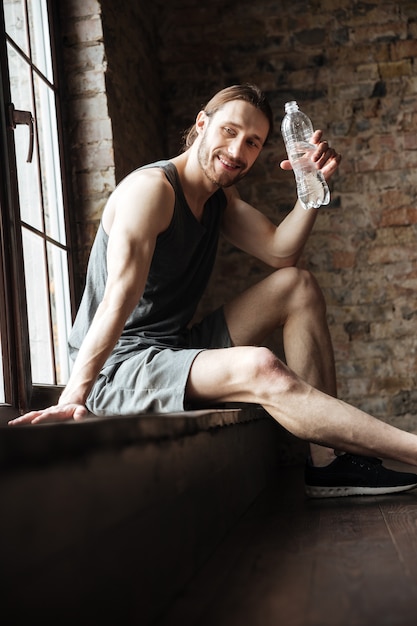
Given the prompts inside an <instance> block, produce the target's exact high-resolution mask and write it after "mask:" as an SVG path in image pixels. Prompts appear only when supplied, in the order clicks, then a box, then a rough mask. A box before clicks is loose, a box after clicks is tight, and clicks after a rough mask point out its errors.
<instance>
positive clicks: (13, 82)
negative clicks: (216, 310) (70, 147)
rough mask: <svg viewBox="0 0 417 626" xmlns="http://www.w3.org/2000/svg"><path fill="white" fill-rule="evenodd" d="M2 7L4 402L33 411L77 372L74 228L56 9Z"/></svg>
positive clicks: (22, 1)
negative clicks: (68, 209)
mask: <svg viewBox="0 0 417 626" xmlns="http://www.w3.org/2000/svg"><path fill="white" fill-rule="evenodd" d="M2 4H3V13H4V15H3V17H4V22H3V23H2V24H1V26H0V35H1V38H2V40H3V41H2V51H0V52H3V51H5V54H3V53H2V54H1V58H2V59H3V60H2V61H1V64H2V65H1V77H2V94H1V95H2V100H3V102H2V115H1V123H2V126H3V130H2V138H3V142H2V143H3V145H2V149H3V152H4V155H5V158H4V159H1V165H0V167H1V168H2V170H4V171H2V177H3V178H4V180H5V181H7V182H6V184H5V186H4V188H3V189H2V193H1V196H0V198H1V200H0V202H1V205H0V208H1V213H2V220H1V228H2V242H3V245H2V250H1V269H2V276H1V277H0V280H1V282H2V285H1V286H0V287H1V289H2V291H3V292H4V295H5V300H6V302H7V306H6V307H5V310H4V311H2V312H0V318H1V317H3V319H0V322H1V323H0V343H1V346H2V351H1V359H0V403H3V404H10V405H14V406H16V407H17V408H19V409H21V410H26V409H27V408H28V407H29V406H30V405H31V403H33V398H34V397H36V391H37V388H39V387H40V386H41V387H42V388H45V386H46V388H48V386H50V387H51V388H52V387H55V386H58V385H65V383H66V382H67V379H68V376H69V372H70V361H69V356H68V350H67V338H68V333H69V331H70V328H71V323H72V310H71V297H70V292H71V290H70V273H69V261H70V246H69V229H68V225H67V222H66V218H65V205H66V202H65V193H64V187H63V183H62V181H63V171H64V168H63V166H62V147H61V143H62V142H61V133H60V126H59V100H58V86H57V83H56V79H55V76H56V70H55V59H54V54H53V37H52V34H51V33H52V32H53V31H52V29H51V24H52V22H53V15H52V11H51V7H52V3H50V2H48V0H3V2H2ZM7 251H10V257H11V258H10V259H7ZM13 333H16V334H17V336H14V337H13ZM38 391H39V389H38Z"/></svg>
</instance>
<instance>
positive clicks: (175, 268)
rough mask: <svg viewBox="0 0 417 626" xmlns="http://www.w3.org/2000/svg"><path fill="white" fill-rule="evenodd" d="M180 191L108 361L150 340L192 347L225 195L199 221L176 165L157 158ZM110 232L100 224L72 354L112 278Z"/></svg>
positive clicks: (215, 197) (121, 357)
mask: <svg viewBox="0 0 417 626" xmlns="http://www.w3.org/2000/svg"><path fill="white" fill-rule="evenodd" d="M149 167H160V168H162V169H163V170H164V173H165V176H166V177H167V179H168V181H169V182H170V183H171V185H172V187H173V189H174V191H175V206H174V213H173V216H172V220H171V223H170V225H169V227H168V228H167V230H166V231H164V232H163V233H161V234H160V235H159V236H158V237H157V241H156V247H155V251H154V255H153V258H152V263H151V267H150V271H149V275H148V279H147V282H146V287H145V291H144V293H143V296H142V298H141V300H140V301H139V302H138V304H137V306H136V307H135V309H134V310H133V312H132V314H131V315H130V317H129V318H128V320H127V322H126V325H125V327H124V330H123V332H122V335H121V337H120V339H119V341H118V342H117V344H116V346H115V348H114V350H113V352H112V354H111V355H110V357H109V359H108V360H107V363H106V365H113V364H115V363H118V362H120V361H123V360H124V359H126V358H128V357H129V356H131V354H132V352H137V351H138V350H140V349H142V348H146V347H148V346H151V345H156V346H160V347H187V346H186V340H185V337H186V329H187V326H188V325H189V323H190V321H191V319H192V318H193V315H194V313H195V310H196V308H197V304H198V302H199V300H200V298H201V296H202V294H203V291H204V289H205V288H206V286H207V282H208V280H209V278H210V274H211V272H212V269H213V264H214V260H215V256H216V251H217V244H218V239H219V232H220V223H221V218H222V214H223V210H224V208H225V206H226V196H225V194H224V192H223V190H222V189H219V190H218V191H217V192H216V193H214V195H213V196H211V197H210V198H209V200H208V201H207V202H206V205H205V208H204V213H203V218H202V221H201V222H198V221H197V219H196V218H195V216H194V215H193V213H192V212H191V210H190V208H189V206H188V204H187V201H186V199H185V196H184V193H183V190H182V187H181V183H180V180H179V176H178V173H177V170H176V167H175V165H174V164H173V163H172V162H171V161H158V162H156V163H152V164H150V165H146V166H145V167H144V168H140V169H145V168H149ZM107 242H108V236H107V234H106V232H105V231H104V229H103V226H102V224H101V223H100V226H99V228H98V231H97V234H96V237H95V240H94V243H93V246H92V248H91V253H90V258H89V262H88V268H87V277H86V285H85V289H84V293H83V297H82V300H81V303H80V307H79V309H78V312H77V316H76V319H75V322H74V325H73V328H72V331H71V335H70V338H69V349H70V354H71V357H72V358H73V359H75V357H76V356H77V353H78V350H79V348H80V346H81V343H82V341H83V339H84V337H85V335H86V333H87V331H88V329H89V327H90V324H91V322H92V319H93V317H94V314H95V312H96V310H97V307H98V305H99V303H100V302H101V300H102V298H103V294H104V288H105V285H106V279H107V263H106V258H107V257H106V253H107Z"/></svg>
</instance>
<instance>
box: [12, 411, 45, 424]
mask: <svg viewBox="0 0 417 626" xmlns="http://www.w3.org/2000/svg"><path fill="white" fill-rule="evenodd" d="M40 413H41V411H31V412H30V413H25V415H20V417H15V418H14V419H12V420H10V421H9V422H8V424H9V425H10V426H14V425H15V424H31V423H32V420H33V419H34V418H36V417H37V416H38V415H39V414H40Z"/></svg>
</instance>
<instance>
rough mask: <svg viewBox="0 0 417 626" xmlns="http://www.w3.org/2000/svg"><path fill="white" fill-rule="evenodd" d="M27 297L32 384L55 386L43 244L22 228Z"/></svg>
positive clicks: (35, 236) (37, 237)
mask: <svg viewBox="0 0 417 626" xmlns="http://www.w3.org/2000/svg"><path fill="white" fill-rule="evenodd" d="M22 237H23V256H24V263H25V279H26V297H27V306H28V319H29V342H30V359H31V365H32V381H33V383H35V384H36V383H39V384H54V383H55V377H54V371H53V361H54V359H53V346H52V338H51V332H50V318H49V290H48V278H47V268H46V260H45V250H44V242H43V240H42V238H41V237H39V236H38V235H35V234H33V233H32V232H30V231H28V230H27V229H26V228H23V229H22Z"/></svg>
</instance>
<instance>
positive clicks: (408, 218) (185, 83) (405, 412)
mask: <svg viewBox="0 0 417 626" xmlns="http://www.w3.org/2000/svg"><path fill="white" fill-rule="evenodd" d="M65 4H68V7H74V6H75V5H77V4H79V5H80V6H83V7H87V6H88V5H90V4H91V2H82V3H81V2H76V1H75V0H72V2H66V3H65ZM92 4H98V2H97V3H92ZM100 4H101V11H102V14H103V18H104V19H103V20H102V22H103V24H104V33H105V38H104V44H103V42H102V41H101V40H100V38H99V37H98V39H97V41H96V43H95V44H94V45H95V46H97V47H99V48H100V50H101V49H102V47H100V46H102V45H104V51H105V52H106V54H108V59H107V61H108V72H107V77H106V78H107V81H108V84H109V85H110V83H109V78H110V71H111V72H112V77H111V80H112V81H113V86H112V87H110V88H109V89H108V94H107V95H108V97H109V98H110V100H109V102H108V111H110V117H111V120H112V129H113V133H114V150H115V153H117V154H118V155H119V157H118V158H119V159H120V161H121V162H122V161H123V163H122V164H121V166H120V171H125V170H128V169H129V168H131V167H132V165H133V164H134V163H135V161H137V162H139V161H141V160H142V159H144V160H151V159H154V158H155V157H158V155H159V153H160V152H161V156H170V155H173V154H175V153H176V152H177V151H178V146H179V140H180V137H181V132H182V130H183V129H184V128H185V127H187V126H188V125H189V124H190V123H192V121H193V119H194V116H195V114H196V112H197V111H198V109H199V108H200V106H201V105H202V104H204V103H205V102H206V101H207V100H208V99H209V97H211V95H212V94H213V93H214V92H215V91H217V90H218V89H220V88H222V87H224V86H226V85H229V84H232V83H236V82H243V81H251V82H256V83H258V84H259V85H260V86H261V87H262V88H264V89H265V90H266V91H267V92H268V95H269V97H270V100H271V104H272V106H273V109H274V111H275V118H276V126H277V130H276V132H275V136H274V137H273V140H272V142H271V144H270V146H269V147H268V148H266V149H265V150H264V153H263V155H262V156H261V158H260V160H259V163H258V164H257V165H256V166H255V168H254V170H253V172H252V173H251V175H250V176H249V177H248V179H247V180H246V181H244V182H243V183H242V184H241V192H242V195H243V196H244V197H245V198H246V199H247V200H248V201H249V202H251V203H253V204H254V205H255V206H257V207H258V208H259V209H261V210H263V211H265V212H266V213H267V214H268V215H269V216H270V217H271V218H272V219H273V220H274V221H276V222H278V221H280V220H281V219H282V217H283V216H284V215H285V214H286V212H287V211H288V210H289V208H290V207H291V206H292V204H293V202H294V199H295V196H294V181H293V177H292V174H291V173H290V172H282V171H280V169H279V165H278V164H279V161H280V160H281V159H282V158H283V157H284V147H283V144H282V140H281V137H280V133H279V125H280V122H281V119H282V115H283V108H284V103H285V102H286V101H287V100H289V99H296V100H298V101H299V103H300V105H302V108H303V109H304V110H305V111H306V112H307V113H308V114H309V115H310V116H311V118H312V119H313V122H314V125H315V126H316V127H317V128H322V129H324V130H325V133H326V137H327V138H329V140H330V141H331V143H332V144H334V145H335V146H336V147H337V148H338V150H339V151H340V152H342V153H343V162H342V165H341V167H340V171H339V173H338V174H337V176H335V177H334V179H333V181H332V183H331V191H332V202H331V204H330V205H329V207H325V208H322V209H321V210H320V215H319V219H318V221H317V224H316V228H315V231H314V233H313V235H312V237H311V239H310V241H309V243H308V245H307V247H306V250H305V254H304V257H303V261H302V263H303V264H304V266H306V267H308V268H310V269H311V270H312V271H313V272H314V273H315V275H316V277H317V278H318V280H319V282H320V284H321V286H322V288H323V290H324V292H325V295H326V299H327V302H328V315H329V323H330V328H331V333H332V337H333V340H334V346H335V351H336V363H337V371H338V379H339V395H340V396H341V397H342V398H343V399H345V400H348V401H351V402H353V403H355V404H356V405H358V406H360V407H361V408H363V409H365V410H368V411H371V412H372V413H374V414H376V415H378V416H380V417H382V418H384V419H387V420H388V421H391V422H392V423H394V424H397V425H400V426H403V427H408V428H410V429H413V430H417V421H416V419H415V418H416V417H417V392H415V391H414V388H415V380H416V373H415V372H416V360H417V333H416V330H417V304H416V287H417V245H416V243H417V242H416V228H417V226H416V223H417V218H416V215H417V211H416V208H415V206H416V195H417V190H416V189H417V187H416V180H417V176H416V175H417V171H416V163H417V113H416V111H417V68H416V64H415V57H416V56H417V41H416V34H417V32H416V31H417V5H416V3H415V2H411V1H406V0H405V1H402V2H400V1H397V2H394V1H384V0H381V1H379V2H378V3H376V2H367V1H363V2H360V3H358V2H356V1H353V0H311V1H310V2H308V1H304V0H291V1H290V0H284V1H281V2H276V1H273V0H262V1H259V2H256V3H254V2H252V1H251V2H249V1H248V0H240V1H239V2H235V1H233V0H231V1H230V2H228V3H224V2H220V1H219V0H212V1H211V2H210V3H206V4H204V5H202V4H201V3H200V2H197V0H171V2H169V3H168V2H162V0H157V2H155V3H152V6H153V7H154V9H153V10H155V17H156V18H157V19H156V20H155V22H153V21H152V19H153V16H149V11H146V12H145V13H143V12H140V11H139V12H138V10H136V9H135V11H134V9H133V8H129V7H133V6H136V4H139V6H144V5H142V3H141V2H139V3H136V2H133V0H132V1H131V2H129V1H126V2H125V3H124V4H123V10H122V9H119V12H118V13H116V12H113V11H112V12H111V13H110V9H109V6H110V4H111V3H110V2H108V1H107V2H102V3H100ZM146 6H148V5H146ZM93 8H94V7H92V10H93ZM66 10H67V9H66ZM132 11H134V15H135V19H132ZM98 13H99V14H100V8H99V11H98ZM125 16H128V17H129V19H128V20H126V19H125ZM107 18H111V19H107ZM77 19H78V20H82V18H81V17H78V18H77ZM94 20H95V13H94V12H93V13H92V14H91V21H92V22H93V23H94ZM75 23H76V21H75V19H74V24H73V26H74V25H75ZM71 28H72V27H71V26H70V25H68V29H67V33H68V31H69V30H71ZM71 33H72V31H71ZM73 37H74V35H73V34H71V37H70V36H69V35H68V34H67V38H66V40H65V41H66V47H67V55H66V56H67V58H68V57H70V58H72V55H71V50H70V49H69V43H71V42H72V41H73V40H72V38H73ZM106 37H108V38H109V40H107V39H106ZM132 41H134V42H136V45H134V44H133V48H132ZM72 45H74V46H76V45H77V39H76V38H75V40H74V43H73V44H72ZM90 45H91V44H90V43H89V41H88V38H86V40H85V43H84V48H85V49H87V48H88V47H89V46H90ZM107 46H108V49H107ZM116 48H117V49H118V53H117V55H116V54H115V50H116ZM132 49H133V52H132ZM132 54H134V55H136V61H135V62H131V59H132ZM155 57H157V58H158V60H159V63H160V64H159V67H158V68H157V66H156V64H155ZM137 59H140V63H139V65H138V61H137ZM123 60H125V62H126V63H129V64H130V70H129V67H125V66H124V65H123ZM112 63H114V64H113V65H112ZM135 67H136V68H137V67H139V68H142V72H143V73H142V74H141V75H139V80H137V79H138V75H137V74H135V77H136V82H135V85H136V87H135V89H136V91H137V92H138V93H140V94H143V93H144V92H143V91H142V89H141V84H142V82H146V88H147V93H148V94H149V102H148V104H147V106H146V107H143V109H142V119H143V122H144V124H145V125H146V128H147V129H148V131H149V134H147V135H146V137H148V138H149V137H150V138H151V141H149V140H148V139H146V140H145V139H143V140H142V138H141V137H140V128H139V127H135V128H134V132H132V133H131V135H132V137H135V139H136V138H137V141H138V143H137V146H138V154H137V156H136V155H135V153H134V145H136V143H135V142H133V143H132V142H130V143H129V142H127V141H126V137H127V136H128V133H130V130H131V129H130V127H129V130H128V131H127V130H126V128H127V127H126V125H125V123H124V121H125V119H126V118H129V117H130V116H129V110H128V104H129V106H130V102H131V95H132V87H131V81H132V79H133V75H132V71H131V70H133V71H134V69H135ZM104 69H106V65H104ZM79 73H80V76H78V77H74V78H75V84H77V82H78V81H81V83H82V84H83V85H84V84H85V81H86V80H87V78H86V77H85V76H84V74H88V70H87V68H83V67H80V68H79ZM116 82H117V85H116V86H114V84H115V83H116ZM125 89H126V90H127V93H128V95H129V98H128V101H127V102H125V100H124V93H125ZM158 93H160V94H161V95H162V97H161V101H159V96H158ZM103 95H104V94H103ZM98 97H101V92H99V94H98ZM116 99H117V102H116ZM115 104H116V106H115ZM160 106H161V107H162V111H163V114H164V115H163V117H162V120H163V121H161V119H160V116H159V111H160V108H159V107H160ZM117 107H119V109H120V108H122V109H123V111H124V115H122V116H120V117H119V118H118V119H117V120H116V117H117ZM93 117H94V116H93ZM158 120H160V123H159V124H158ZM92 121H94V120H92ZM106 123H107V122H106ZM92 126H93V125H92ZM93 128H94V126H93ZM90 130H92V129H89V131H88V132H90ZM143 132H146V131H143ZM165 134H166V143H165ZM86 136H87V135H85V136H84V140H85V137H86ZM119 141H120V144H119V145H118V142H119ZM152 141H154V142H156V147H155V144H153V143H152ZM125 147H126V150H124V148H125ZM164 148H165V153H164V154H162V151H163V150H164ZM124 152H125V154H123V153H124ZM132 155H133V156H132ZM109 167H110V166H109ZM100 168H101V165H100V166H99V167H96V168H94V167H92V168H91V169H90V171H89V173H88V178H87V182H88V184H86V185H84V186H83V180H84V178H83V176H82V174H83V172H81V171H77V172H76V174H77V182H76V188H77V189H78V190H79V194H80V200H81V205H80V206H81V207H82V213H83V215H84V217H82V218H81V219H85V221H86V223H87V225H88V224H91V223H96V222H95V220H96V219H97V217H98V214H99V212H100V208H101V206H102V200H103V201H104V195H105V193H103V197H102V198H101V197H100V198H98V196H96V197H97V202H96V204H95V208H94V211H92V210H91V202H90V199H91V193H92V192H91V188H94V185H92V183H93V181H94V180H97V181H99V180H100V179H101V172H102V171H105V169H103V170H102V169H100ZM110 169H111V168H110ZM109 171H110V170H109ZM113 176H114V164H113ZM103 179H105V176H104V175H103ZM90 184H91V185H92V187H91V188H90ZM108 187H110V185H108ZM101 191H103V192H104V185H102V187H101ZM106 191H107V189H106ZM100 193H101V192H100ZM99 195H100V194H99ZM85 232H87V234H89V233H90V230H89V228H87V229H86V231H85ZM220 253H221V254H220V258H219V262H218V264H217V269H216V272H215V275H214V277H213V280H212V283H211V288H210V291H209V293H208V295H207V297H206V298H205V299H204V301H203V303H202V310H207V308H210V307H211V306H214V305H216V304H218V303H219V302H221V301H223V299H224V298H226V297H229V296H230V295H231V294H233V293H234V292H235V291H237V290H240V289H243V288H244V287H245V286H246V285H248V284H250V283H252V282H254V281H255V280H258V279H259V278H260V277H261V276H263V275H264V274H265V272H266V268H264V267H263V266H262V265H260V264H259V263H257V262H255V261H253V260H251V259H248V258H246V257H245V256H244V255H242V254H240V253H238V252H236V251H235V250H232V249H231V248H229V247H228V246H227V245H226V244H224V243H222V245H221V249H220Z"/></svg>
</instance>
